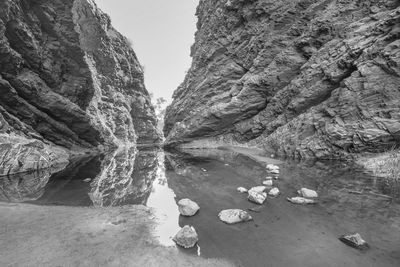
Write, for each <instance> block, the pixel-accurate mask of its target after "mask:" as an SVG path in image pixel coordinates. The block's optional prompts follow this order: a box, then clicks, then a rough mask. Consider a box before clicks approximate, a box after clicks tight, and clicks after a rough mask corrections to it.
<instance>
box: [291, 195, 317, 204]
mask: <svg viewBox="0 0 400 267" xmlns="http://www.w3.org/2000/svg"><path fill="white" fill-rule="evenodd" d="M287 200H288V201H289V202H291V203H293V204H315V203H317V202H316V201H315V200H313V199H308V198H304V197H292V198H289V197H288V198H287Z"/></svg>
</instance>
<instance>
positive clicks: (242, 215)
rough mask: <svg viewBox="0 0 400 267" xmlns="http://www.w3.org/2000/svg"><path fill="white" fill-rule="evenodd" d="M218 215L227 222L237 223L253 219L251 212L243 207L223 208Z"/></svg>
mask: <svg viewBox="0 0 400 267" xmlns="http://www.w3.org/2000/svg"><path fill="white" fill-rule="evenodd" d="M218 217H219V219H220V220H221V221H223V222H224V223H227V224H235V223H240V222H248V221H251V220H253V218H252V217H251V216H250V214H248V213H247V212H246V211H244V210H241V209H228V210H223V211H221V212H220V213H219V214H218Z"/></svg>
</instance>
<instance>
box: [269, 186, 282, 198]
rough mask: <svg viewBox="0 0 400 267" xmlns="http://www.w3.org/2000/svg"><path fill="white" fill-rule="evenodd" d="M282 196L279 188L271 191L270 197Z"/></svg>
mask: <svg viewBox="0 0 400 267" xmlns="http://www.w3.org/2000/svg"><path fill="white" fill-rule="evenodd" d="M279 194H280V191H279V189H278V188H277V187H274V188H272V189H271V190H269V192H268V195H269V196H271V197H277V196H278V195H279Z"/></svg>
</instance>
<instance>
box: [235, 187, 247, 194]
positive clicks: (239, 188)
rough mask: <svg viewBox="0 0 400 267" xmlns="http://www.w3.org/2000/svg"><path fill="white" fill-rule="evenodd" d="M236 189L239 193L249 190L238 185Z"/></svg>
mask: <svg viewBox="0 0 400 267" xmlns="http://www.w3.org/2000/svg"><path fill="white" fill-rule="evenodd" d="M236 190H237V191H238V192H239V193H246V192H247V189H246V188H244V187H238V188H237V189H236Z"/></svg>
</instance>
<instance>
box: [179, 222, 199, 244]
mask: <svg viewBox="0 0 400 267" xmlns="http://www.w3.org/2000/svg"><path fill="white" fill-rule="evenodd" d="M172 240H174V241H175V243H177V244H178V245H179V246H181V247H184V248H191V247H194V246H195V245H196V243H197V242H198V241H199V237H198V235H197V233H196V230H195V229H194V228H193V226H189V225H185V226H184V227H183V228H182V229H181V230H179V232H178V233H177V234H176V235H175V236H174V238H173V239H172Z"/></svg>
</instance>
